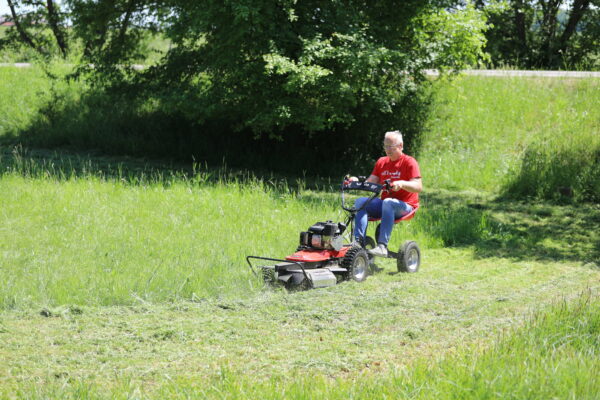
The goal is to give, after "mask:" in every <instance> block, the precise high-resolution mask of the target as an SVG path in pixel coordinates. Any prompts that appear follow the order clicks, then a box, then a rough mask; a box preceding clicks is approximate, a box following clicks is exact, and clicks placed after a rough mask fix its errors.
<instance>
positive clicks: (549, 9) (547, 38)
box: [538, 0, 562, 66]
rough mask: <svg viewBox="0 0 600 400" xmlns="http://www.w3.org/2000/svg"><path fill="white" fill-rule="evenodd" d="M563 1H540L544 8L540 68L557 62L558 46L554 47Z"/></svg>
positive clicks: (541, 22)
mask: <svg viewBox="0 0 600 400" xmlns="http://www.w3.org/2000/svg"><path fill="white" fill-rule="evenodd" d="M561 3H562V0H547V1H543V0H540V6H541V7H542V20H541V21H540V30H541V32H542V44H541V46H540V54H539V57H538V64H539V66H551V65H554V64H555V61H556V54H557V53H556V46H555V45H553V43H554V40H555V37H556V25H557V21H556V17H557V14H558V10H559V8H560V5H561Z"/></svg>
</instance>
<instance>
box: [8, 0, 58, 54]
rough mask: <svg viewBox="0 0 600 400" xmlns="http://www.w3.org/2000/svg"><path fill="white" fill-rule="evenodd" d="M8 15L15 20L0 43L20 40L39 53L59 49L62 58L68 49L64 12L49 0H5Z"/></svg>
mask: <svg viewBox="0 0 600 400" xmlns="http://www.w3.org/2000/svg"><path fill="white" fill-rule="evenodd" d="M7 2H8V7H9V9H10V14H11V15H10V17H11V18H10V19H11V20H12V21H13V22H14V24H15V29H14V30H9V31H8V34H7V37H6V38H3V40H2V41H1V42H0V47H6V46H10V45H13V46H15V45H16V44H18V43H21V44H24V45H26V46H28V47H29V48H31V49H33V50H35V51H36V52H37V53H38V54H40V55H42V56H46V57H47V56H50V55H52V54H53V53H55V52H59V53H60V55H61V56H62V57H63V58H66V57H67V54H68V52H69V37H68V34H67V31H66V20H67V13H65V12H63V11H62V10H61V7H60V6H59V5H58V4H57V3H55V2H54V1H53V0H46V1H40V0H7Z"/></svg>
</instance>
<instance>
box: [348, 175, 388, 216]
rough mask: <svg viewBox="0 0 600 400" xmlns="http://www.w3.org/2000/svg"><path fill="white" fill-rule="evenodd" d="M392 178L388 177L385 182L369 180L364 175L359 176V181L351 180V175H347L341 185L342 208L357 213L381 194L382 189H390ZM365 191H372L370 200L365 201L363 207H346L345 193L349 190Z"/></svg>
mask: <svg viewBox="0 0 600 400" xmlns="http://www.w3.org/2000/svg"><path fill="white" fill-rule="evenodd" d="M391 183H392V182H391V180H389V179H386V180H385V181H384V182H383V184H379V183H373V182H367V180H366V178H365V177H364V176H359V177H358V180H357V181H351V180H350V176H349V175H346V176H345V177H344V181H343V182H342V187H341V196H342V208H343V209H344V210H345V211H347V212H349V213H356V212H358V211H360V210H362V209H363V208H365V207H366V206H367V205H368V204H369V203H370V202H371V201H372V200H373V199H374V198H375V197H377V196H379V193H381V191H382V190H390V189H391ZM353 190H356V191H363V192H370V193H372V194H371V196H369V198H368V200H367V201H366V202H365V203H364V205H363V206H362V207H361V208H354V207H352V208H349V207H346V199H345V196H344V193H345V192H347V191H353Z"/></svg>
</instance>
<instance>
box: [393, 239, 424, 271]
mask: <svg viewBox="0 0 600 400" xmlns="http://www.w3.org/2000/svg"><path fill="white" fill-rule="evenodd" d="M420 265H421V250H420V249H419V246H418V245H417V242H414V241H412V240H407V241H406V242H404V244H402V246H400V250H399V251H398V272H407V273H414V272H417V271H418V270H419V266H420Z"/></svg>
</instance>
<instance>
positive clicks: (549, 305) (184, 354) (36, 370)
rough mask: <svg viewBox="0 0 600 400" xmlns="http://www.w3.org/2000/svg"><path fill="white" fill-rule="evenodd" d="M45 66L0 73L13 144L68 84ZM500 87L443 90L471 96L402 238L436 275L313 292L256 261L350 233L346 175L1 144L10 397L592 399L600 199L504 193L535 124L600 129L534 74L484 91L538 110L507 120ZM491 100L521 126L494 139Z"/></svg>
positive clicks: (440, 145) (0, 355)
mask: <svg viewBox="0 0 600 400" xmlns="http://www.w3.org/2000/svg"><path fill="white" fill-rule="evenodd" d="M39 73H40V72H39V71H37V72H36V70H15V69H2V68H0V74H4V75H3V77H11V79H12V80H7V79H0V86H1V87H0V89H1V90H8V88H12V87H14V88H16V89H10V90H11V93H14V95H13V97H12V99H11V101H8V100H6V98H7V96H5V97H4V100H0V101H3V104H2V105H3V108H1V109H2V110H3V112H2V113H1V114H0V118H4V119H3V120H2V121H4V123H3V124H2V126H1V129H0V136H4V137H6V136H10V135H11V132H17V131H19V130H20V129H22V128H23V127H24V126H27V124H29V123H30V121H31V119H30V118H31V114H33V113H35V112H36V110H37V109H38V108H39V103H37V101H38V100H37V99H38V98H39V96H38V97H36V94H37V93H38V92H39V93H41V96H42V97H43V96H47V95H48V94H49V93H50V92H51V86H48V85H47V83H45V81H44V80H43V78H39ZM19 74H23V75H19ZM36 74H37V75H36ZM19 76H20V77H23V76H25V77H26V78H24V79H21V80H19V79H18V77H19ZM38 78H39V79H40V82H39V85H37V86H36V82H37V81H36V79H38ZM8 82H11V84H10V85H9V83H8ZM485 82H486V81H484V80H481V78H473V79H471V78H468V79H467V78H465V80H463V81H458V82H457V83H454V84H447V86H443V87H441V89H440V94H439V95H440V96H441V98H442V99H454V100H452V101H450V100H448V101H446V100H444V102H441V103H440V104H441V105H440V106H439V107H440V108H438V109H437V111H436V114H435V115H436V120H435V122H436V123H434V124H432V125H431V126H432V128H431V129H433V127H435V126H437V127H438V128H439V130H437V131H433V130H430V131H429V133H428V134H427V135H426V136H425V137H424V142H423V145H422V147H421V150H420V153H419V156H418V158H419V160H420V162H421V166H422V170H423V171H422V172H423V175H424V176H425V187H426V190H425V192H424V193H423V194H422V197H421V198H422V204H421V205H422V207H421V209H420V211H419V214H418V216H417V217H416V218H415V219H414V220H412V221H411V222H410V223H403V224H402V225H400V226H397V227H396V228H395V232H394V235H393V239H392V240H393V241H392V243H391V247H392V248H395V247H399V246H400V244H401V243H402V242H403V241H404V240H405V239H408V238H410V239H416V240H417V242H418V243H419V245H420V246H421V248H422V251H423V257H424V258H423V265H422V267H421V271H420V272H419V273H417V274H398V273H396V272H395V271H396V265H395V263H394V261H393V260H383V261H379V262H378V266H380V267H382V268H383V271H382V272H380V273H377V274H376V275H374V276H371V277H370V278H369V279H368V280H367V281H366V282H364V283H361V284H358V283H354V282H346V283H344V284H341V285H337V286H335V287H332V288H327V289H322V290H313V291H309V292H300V293H287V292H285V291H281V290H271V289H265V288H263V287H262V285H261V282H260V281H258V280H257V279H255V278H254V276H253V275H252V274H251V272H250V270H249V268H248V267H247V265H246V262H245V256H246V255H249V254H254V255H265V256H274V257H280V256H283V255H285V254H288V253H290V252H292V251H293V250H294V249H295V248H296V245H297V240H298V232H299V231H300V230H303V229H306V228H308V227H309V226H310V225H312V224H313V223H314V222H316V221H321V220H326V219H334V220H336V221H337V220H340V219H341V218H342V214H341V213H340V211H339V203H338V201H339V199H338V195H337V189H336V186H337V180H335V179H333V180H327V179H325V180H319V181H316V182H315V181H312V180H310V179H308V178H301V179H295V178H289V177H287V178H282V177H278V176H274V175H266V176H260V175H258V174H253V173H248V172H236V171H231V170H226V169H211V168H208V167H206V166H199V165H191V164H190V165H177V164H172V163H171V164H169V163H160V162H149V161H148V160H140V159H132V158H129V157H116V156H114V157H108V156H103V155H99V154H97V153H94V152H88V153H82V152H69V151H65V150H60V151H59V150H57V151H48V150H42V149H24V148H22V147H20V146H16V147H14V146H13V145H12V144H11V145H10V146H8V145H4V146H2V147H0V281H1V282H3V285H2V286H0V360H2V368H0V399H4V398H7V399H13V398H165V397H167V398H197V397H201V398H273V399H275V398H316V397H317V398H318V397H324V398H332V399H335V398H415V399H420V398H423V399H429V398H440V399H444V398H461V399H462V398H478V399H479V398H540V399H541V398H544V399H546V398H578V399H579V398H584V399H585V398H590V399H592V398H596V397H597V395H596V394H597V393H598V392H599V391H600V387H599V386H600V385H599V382H598V378H597V376H598V375H599V374H598V372H600V371H599V364H598V340H597V338H598V320H599V318H600V312H599V310H598V309H599V307H600V306H599V304H600V303H599V301H598V294H599V292H598V290H599V289H600V286H599V282H600V279H599V278H600V269H598V260H600V232H598V229H597V226H598V223H599V222H600V207H599V206H598V204H597V203H593V202H588V203H586V202H582V203H578V204H558V203H556V202H549V201H542V200H539V199H537V200H536V201H531V200H528V199H506V198H502V197H500V198H499V197H497V196H496V194H497V193H499V192H501V190H502V189H501V188H502V184H503V183H504V181H505V179H506V178H505V177H506V175H507V174H510V173H511V171H518V170H519V168H520V162H521V160H522V158H520V157H521V156H522V155H523V154H525V152H526V151H527V149H531V148H533V147H531V146H535V145H537V144H538V143H543V140H542V139H543V138H544V137H546V136H544V134H545V132H547V129H546V128H544V129H542V128H540V129H539V130H536V129H534V127H535V126H536V123H535V122H533V121H532V120H530V117H531V118H533V119H535V118H538V120H537V124H539V125H540V126H546V127H547V126H550V124H551V123H552V121H554V122H557V121H558V120H557V119H555V116H554V113H555V112H558V111H556V110H559V109H560V110H561V111H560V112H562V113H563V115H565V116H566V117H565V118H566V122H565V121H563V122H561V123H563V124H566V125H569V126H570V128H569V129H574V131H577V129H581V131H582V136H581V137H583V135H585V134H589V133H590V132H592V136H593V132H594V129H595V127H596V125H595V123H594V121H593V120H588V119H586V118H587V117H585V116H583V117H582V118H580V119H581V121H578V120H576V118H575V115H576V114H575V113H574V112H573V111H571V109H570V108H569V106H567V103H568V104H573V108H574V109H577V110H582V109H583V108H582V107H583V106H582V105H580V104H579V103H577V102H575V103H571V102H567V103H563V106H562V108H556V109H555V108H552V107H558V106H557V105H555V106H550V105H548V108H547V109H546V114H547V115H546V116H547V117H548V118H549V120H548V121H546V120H544V119H543V118H542V117H541V116H540V115H541V114H539V113H538V111H537V110H536V107H537V106H534V103H535V101H534V99H532V98H529V97H527V96H526V94H527V93H529V92H533V93H534V94H536V96H538V97H539V98H540V99H541V101H542V102H544V101H546V100H548V101H550V100H552V99H550V98H548V97H544V96H542V94H541V93H542V92H544V90H541V89H540V91H539V92H536V90H537V89H536V88H535V84H534V82H535V81H534V80H524V81H512V83H511V84H510V85H509V84H508V83H501V82H499V81H496V80H491V81H488V82H489V85H490V86H491V88H492V89H493V90H490V91H496V93H500V94H502V93H503V94H504V95H505V96H504V97H505V98H521V96H523V98H522V99H521V100H522V102H523V105H526V106H527V107H529V108H527V107H524V108H523V107H521V108H520V109H521V110H528V111H527V112H526V113H525V115H526V116H527V117H526V116H519V115H518V113H517V112H516V111H513V110H512V109H511V107H513V106H514V105H513V106H509V105H508V104H504V103H502V102H498V103H497V104H496V105H495V106H494V107H492V106H490V105H489V102H490V101H492V100H494V99H495V98H494V97H493V96H491V95H486V96H483V95H478V94H477V93H478V91H480V90H481V88H483V87H485V84H486V83H485ZM515 82H519V84H521V83H522V82H525V83H523V85H524V86H527V85H531V87H528V89H527V90H525V89H523V91H522V92H521V89H519V85H517V84H516V83H515ZM591 82H592V83H589V82H588V85H589V87H590V89H589V92H586V93H587V95H586V96H588V98H590V99H592V100H590V103H593V101H594V100H593V99H594V98H595V97H594V96H596V93H597V92H596V90H597V86H594V85H595V81H591ZM565 83H568V84H567V85H566V86H569V85H575V86H574V87H576V88H578V89H577V90H575V92H577V93H579V92H581V91H584V92H585V90H587V89H585V85H583V84H581V85H582V86H579V85H580V84H579V83H577V82H570V81H569V82H566V81H563V82H562V84H558V83H556V84H555V83H548V88H546V89H545V90H546V91H548V92H551V93H554V94H553V95H554V96H555V97H560V96H563V98H565V99H572V98H573V97H572V96H574V93H575V92H573V90H572V89H569V88H565V87H564V86H565ZM19 84H21V85H22V86H24V90H22V91H20V90H17V89H18V88H19ZM536 84H538V85H539V84H541V83H540V82H537V83H536ZM2 85H3V86H2ZM11 85H12V86H11ZM45 85H46V86H45ZM452 85H454V86H452ZM503 91H504V92H503ZM460 92H462V94H461V95H460V96H455V94H456V93H460ZM453 93H454V94H453ZM514 93H520V94H519V95H516V94H514ZM461 96H462V97H464V99H463V98H462V97H461ZM477 96H483V97H477ZM511 96H512V97H511ZM548 96H550V95H548ZM582 96H583V95H582ZM467 99H469V101H466V100H467ZM475 99H480V100H475ZM580 100H581V103H583V97H582V98H581V99H580ZM553 101H554V102H558V101H559V100H558V99H554V100H553ZM19 104H21V105H22V106H19ZM442 105H445V106H444V107H447V108H446V109H443V108H442ZM479 106H481V107H483V108H484V109H485V110H488V111H490V110H493V109H496V108H497V116H498V118H500V119H502V120H503V121H505V122H504V123H503V124H499V123H498V122H495V121H494V120H492V119H491V115H490V116H489V118H490V120H489V123H486V124H480V125H481V126H484V127H486V129H487V130H484V129H481V132H480V131H479V130H477V124H476V120H477V118H478V116H482V115H488V114H486V113H483V112H476V111H473V110H472V108H477V107H479ZM484 106H485V107H484ZM486 107H488V108H486ZM461 108H464V112H462V113H460V112H458V110H460V109H461ZM444 110H446V111H444ZM565 110H566V111H565ZM446 113H447V114H446ZM522 113H523V112H521V114H522ZM594 113H595V111H593V110H591V111H589V114H590V115H591V116H592V117H594V118H595V115H596V114H594ZM444 115H446V116H447V117H448V118H444V117H443V116H444ZM510 115H513V117H514V119H510V118H508V117H507V116H510ZM582 115H583V114H580V117H581V116H582ZM503 118H504V119H503ZM511 121H512V122H511ZM519 121H520V122H519ZM511 124H512V125H511ZM504 125H506V126H505V127H504V128H503V126H504ZM493 126H496V129H492V127H493ZM510 126H513V127H519V129H520V130H519V132H513V131H514V129H510ZM569 129H567V128H560V129H558V131H559V132H562V133H561V135H562V134H564V133H565V132H567V131H568V130H569ZM457 133H463V134H461V135H458V134H457ZM464 133H468V134H464ZM557 137H562V136H557ZM578 137H579V136H578ZM467 139H468V140H467ZM8 142H9V141H5V142H4V143H8ZM444 143H446V145H445V144H444ZM457 154H458V156H457ZM467 154H470V155H471V156H472V157H471V158H469V159H468V160H469V164H466V163H465V161H466V160H467V159H465V158H464V157H466V155H467ZM461 157H462V158H461ZM460 162H462V165H460ZM494 165H495V167H494ZM444 166H447V169H444V168H443V167H444ZM514 173H515V174H519V173H520V172H514ZM371 229H372V227H371ZM582 292H583V293H585V294H584V295H583V296H580V295H579V294H580V293H582Z"/></svg>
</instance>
